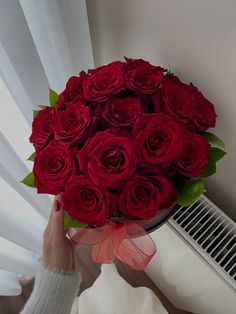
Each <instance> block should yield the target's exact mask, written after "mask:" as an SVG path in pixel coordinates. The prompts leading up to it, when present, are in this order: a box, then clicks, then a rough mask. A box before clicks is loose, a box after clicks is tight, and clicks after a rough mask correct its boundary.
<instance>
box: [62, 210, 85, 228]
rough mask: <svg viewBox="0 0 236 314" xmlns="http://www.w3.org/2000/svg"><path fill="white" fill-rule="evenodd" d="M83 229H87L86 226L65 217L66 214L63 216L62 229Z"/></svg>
mask: <svg viewBox="0 0 236 314" xmlns="http://www.w3.org/2000/svg"><path fill="white" fill-rule="evenodd" d="M85 227H87V225H85V224H83V223H82V222H79V221H76V220H73V219H71V218H70V216H69V215H67V214H66V213H65V214H64V229H69V228H85Z"/></svg>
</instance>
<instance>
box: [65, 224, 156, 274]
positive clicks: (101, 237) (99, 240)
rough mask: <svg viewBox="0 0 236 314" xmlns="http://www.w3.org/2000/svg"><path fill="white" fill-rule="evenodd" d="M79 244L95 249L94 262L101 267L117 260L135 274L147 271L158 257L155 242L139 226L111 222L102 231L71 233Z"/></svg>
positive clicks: (72, 238) (92, 229)
mask: <svg viewBox="0 0 236 314" xmlns="http://www.w3.org/2000/svg"><path fill="white" fill-rule="evenodd" d="M68 235H69V237H70V238H71V240H72V241H73V242H74V243H76V244H86V245H91V246H92V259H93V261H94V262H95V263H98V264H111V263H114V261H115V259H116V258H117V259H119V260H120V261H122V262H123V263H125V264H127V265H129V266H130V267H131V268H133V269H135V270H144V269H145V267H146V266H147V265H148V263H149V262H150V260H151V259H152V257H153V256H154V255H155V253H156V246H155V243H154V242H153V240H152V238H151V237H150V236H149V235H148V234H147V232H146V231H145V230H144V229H143V228H142V227H141V226H140V225H138V224H136V223H133V222H119V223H115V222H112V221H110V222H109V223H108V224H106V225H105V226H103V227H100V228H83V229H75V228H71V229H69V230H68Z"/></svg>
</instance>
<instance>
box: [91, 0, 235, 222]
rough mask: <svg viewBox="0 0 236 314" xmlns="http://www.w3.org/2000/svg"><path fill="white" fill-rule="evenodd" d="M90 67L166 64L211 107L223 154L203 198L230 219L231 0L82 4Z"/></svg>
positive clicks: (232, 161) (114, 0)
mask: <svg viewBox="0 0 236 314" xmlns="http://www.w3.org/2000/svg"><path fill="white" fill-rule="evenodd" d="M87 9H88V16H89V22H90V31H91V36H92V44H93V50H94V58H95V63H96V65H100V64H103V63H107V62H110V61H112V60H114V59H122V58H123V56H124V55H126V56H129V57H141V58H146V59H148V60H150V61H151V62H153V63H155V64H160V65H164V66H168V64H170V65H172V66H173V68H174V71H175V72H176V73H177V74H178V75H179V76H180V77H181V78H182V80H184V81H186V82H189V81H190V80H191V81H192V82H193V83H194V84H195V85H196V86H198V87H199V89H200V90H201V91H202V92H203V93H204V94H205V96H206V97H207V98H208V99H209V100H210V101H211V102H213V103H214V105H215V108H216V111H217V114H218V120H217V127H216V129H215V130H214V132H215V133H216V134H217V135H218V136H220V137H222V138H223V139H224V141H225V143H226V147H227V152H228V154H227V156H226V157H225V158H224V159H223V160H222V161H220V162H219V164H218V169H217V174H215V175H214V176H213V177H212V178H209V179H208V180H207V195H208V197H209V198H210V199H211V200H212V201H213V202H215V203H216V204H217V205H218V206H220V207H221V208H222V209H223V210H224V211H225V212H226V213H228V214H229V215H230V216H231V217H232V218H233V219H235V220H236V166H235V161H236V139H235V135H236V123H235V120H236V87H235V86H236V85H235V84H236V1H235V0H226V1H222V0H195V1H194V0H178V1H173V0H119V1H118V0H87Z"/></svg>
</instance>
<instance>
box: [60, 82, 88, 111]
mask: <svg viewBox="0 0 236 314" xmlns="http://www.w3.org/2000/svg"><path fill="white" fill-rule="evenodd" d="M82 98H83V90H82V78H81V77H80V76H72V77H71V78H69V80H68V81H67V83H66V88H65V90H64V91H63V92H62V93H61V94H60V95H59V96H58V102H57V105H56V107H57V109H65V108H66V107H67V106H68V105H69V104H73V103H76V102H78V101H80V100H82Z"/></svg>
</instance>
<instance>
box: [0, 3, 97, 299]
mask: <svg viewBox="0 0 236 314" xmlns="http://www.w3.org/2000/svg"><path fill="white" fill-rule="evenodd" d="M93 65H94V62H93V54H92V46H91V40H90V33H89V24H88V18H87V10H86V3H85V0H67V1H64V0H38V1H32V0H20V1H18V0H0V109H1V114H0V295H18V294H20V293H21V287H20V284H19V282H18V276H19V275H29V276H33V275H34V274H35V270H36V267H37V263H38V260H39V258H40V255H41V250H42V234H43V230H44V228H45V225H46V223H47V217H48V214H49V210H50V207H51V203H52V197H50V196H47V195H37V193H36V191H35V190H34V189H30V188H27V187H25V186H23V185H22V184H20V183H19V181H20V180H21V179H22V178H23V177H24V176H25V175H26V174H27V173H28V172H29V171H30V169H31V167H32V163H30V162H29V161H26V159H27V157H28V156H29V155H30V154H31V153H32V151H33V147H32V146H31V145H30V144H29V142H28V137H29V135H30V131H31V122H32V109H33V108H36V104H44V103H45V102H46V101H47V94H48V87H49V86H50V87H51V88H52V89H54V90H56V91H57V92H60V91H62V89H63V88H64V85H65V83H66V80H67V78H68V77H69V76H71V75H74V74H76V73H78V72H80V71H81V70H82V69H86V68H90V67H93Z"/></svg>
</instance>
